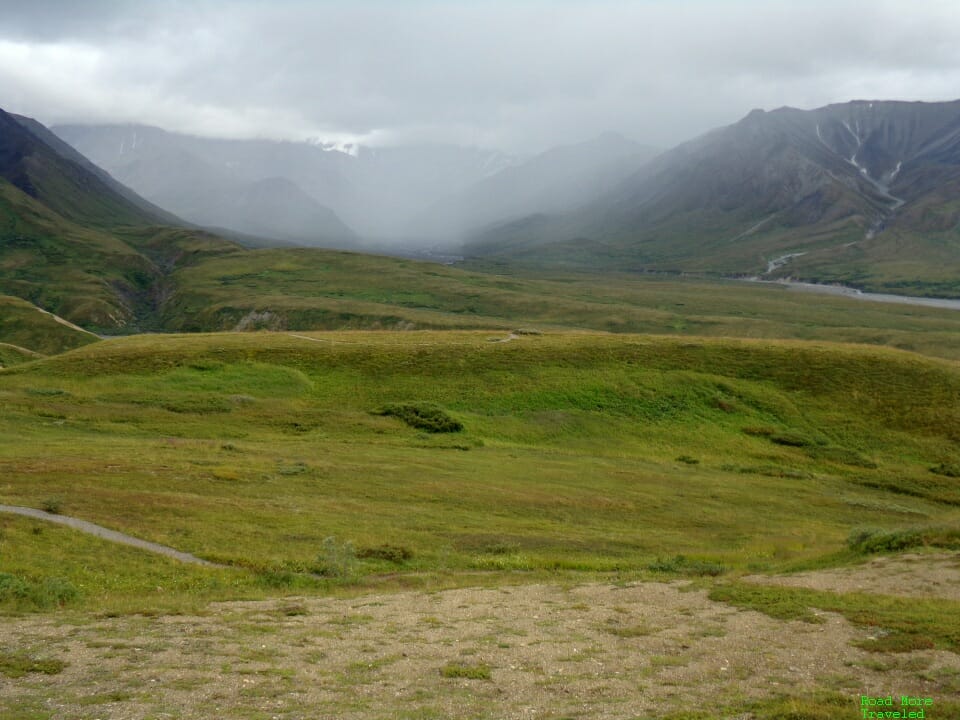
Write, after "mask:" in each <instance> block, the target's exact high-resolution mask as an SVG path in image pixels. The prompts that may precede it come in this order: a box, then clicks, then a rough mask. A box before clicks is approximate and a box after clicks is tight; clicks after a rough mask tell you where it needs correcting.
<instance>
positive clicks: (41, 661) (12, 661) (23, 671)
mask: <svg viewBox="0 0 960 720" xmlns="http://www.w3.org/2000/svg"><path fill="white" fill-rule="evenodd" d="M66 666H67V663H65V662H64V661H63V660H57V659H55V658H35V657H31V656H30V655H27V654H26V653H22V652H13V653H7V652H0V675H6V676H7V677H8V678H14V679H15V678H21V677H23V676H24V675H27V674H28V673H39V674H42V675H58V674H60V673H61V672H63V669H64V668H65V667H66Z"/></svg>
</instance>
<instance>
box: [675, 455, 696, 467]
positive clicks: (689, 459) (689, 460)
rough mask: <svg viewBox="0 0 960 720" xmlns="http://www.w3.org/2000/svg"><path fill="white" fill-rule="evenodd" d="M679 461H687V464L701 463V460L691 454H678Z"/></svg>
mask: <svg viewBox="0 0 960 720" xmlns="http://www.w3.org/2000/svg"><path fill="white" fill-rule="evenodd" d="M677 462H682V463H686V464H687V465H699V464H700V461H699V460H697V459H696V458H695V457H691V456H690V455H678V456H677Z"/></svg>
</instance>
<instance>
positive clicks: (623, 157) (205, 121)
mask: <svg viewBox="0 0 960 720" xmlns="http://www.w3.org/2000/svg"><path fill="white" fill-rule="evenodd" d="M3 5H4V6H5V7H4V8H3V16H4V22H3V25H2V27H0V95H2V97H3V98H4V103H3V105H4V106H5V107H6V108H7V109H8V110H10V111H12V112H17V113H20V114H23V115H28V116H31V117H35V118H37V119H38V120H40V121H41V122H43V123H45V124H47V125H49V126H52V128H53V129H54V131H55V132H56V133H57V134H58V135H59V136H60V137H62V138H63V139H64V140H66V141H67V142H69V143H70V144H71V145H73V146H74V147H76V148H77V149H78V150H79V151H80V152H81V153H83V154H84V155H86V156H87V157H89V158H90V159H91V160H93V161H94V162H95V163H97V164H98V165H100V166H101V167H103V168H104V169H106V170H107V171H108V172H110V173H111V174H112V175H113V176H114V177H115V178H116V179H118V180H119V181H120V182H122V183H124V184H126V185H128V186H129V187H131V188H132V189H133V190H135V191H136V192H138V193H139V194H140V195H142V196H143V197H145V198H146V199H148V200H150V201H151V202H153V203H155V204H157V205H159V206H160V207H162V208H164V209H166V210H169V211H171V212H172V213H174V214H175V215H178V216H179V217H181V218H183V219H184V220H186V221H188V222H190V223H193V224H196V225H200V226H204V227H211V228H216V229H220V230H222V231H224V232H226V233H227V234H233V235H235V236H236V237H238V238H240V239H241V240H244V241H248V242H251V243H253V244H273V243H280V244H294V245H313V246H325V247H340V248H353V249H372V250H380V251H383V250H391V251H396V250H398V249H405V248H435V249H439V250H438V251H443V252H453V253H455V252H458V251H459V249H460V248H461V247H462V245H463V243H464V242H470V240H471V239H472V238H476V237H481V236H483V235H484V234H485V233H489V232H491V231H492V230H496V229H497V228H499V227H501V226H504V225H509V224H510V223H513V222H516V221H520V220H523V221H524V222H529V221H530V219H531V218H534V219H535V218H539V217H541V216H543V217H546V216H552V215H555V214H558V213H570V212H574V211H577V210H578V209H580V208H587V207H590V206H591V205H592V204H593V203H595V201H597V200H598V199H600V198H602V197H604V196H608V195H610V194H611V193H614V194H615V193H616V191H617V188H618V187H619V186H620V185H621V184H622V183H625V182H629V181H630V178H631V177H633V176H634V175H636V174H637V173H638V172H640V171H641V169H642V168H643V166H644V164H645V163H646V162H647V161H648V160H650V159H651V158H653V157H654V156H656V155H657V154H658V153H660V152H662V151H665V150H669V149H670V148H672V147H674V146H675V145H677V144H678V143H681V142H683V141H686V140H689V139H690V138H694V137H697V136H700V135H702V134H703V133H705V132H708V131H710V130H711V129H713V128H716V127H720V126H724V125H728V124H730V123H733V122H736V121H737V120H739V119H740V118H742V117H744V116H745V115H746V114H747V113H748V112H749V111H750V110H751V109H752V108H755V107H763V108H765V109H768V110H770V109H774V108H777V107H780V106H783V105H790V106H794V107H801V108H812V107H818V106H822V105H826V104H829V103H833V102H846V101H849V100H851V99H855V98H876V99H893V98H896V99H907V100H945V99H950V98H951V96H952V95H954V94H955V93H956V88H957V87H960V62H958V61H960V49H958V46H957V44H956V43H955V37H956V34H957V30H958V29H960V28H958V27H957V26H958V19H957V15H956V12H955V7H954V5H953V4H952V3H949V2H927V3H923V4H922V5H919V6H910V8H909V13H906V12H905V8H906V6H905V5H904V4H903V3H899V2H873V3H869V4H866V3H862V2H850V1H848V2H839V3H836V2H834V3H821V2H811V3H804V4H802V5H801V4H797V3H789V2H762V3H761V2H748V1H741V2H725V3H714V2H708V1H707V0H688V1H686V2H677V3H672V2H671V3H663V2H654V1H649V2H642V1H637V2H599V3H580V2H562V3H547V2H519V3H483V4H481V3H471V2H466V3H439V2H412V3H402V4H401V3H385V2H359V3H335V2H323V3H315V2H305V1H297V0H291V1H289V2H282V3H272V4H266V3H259V2H252V1H243V0H241V1H238V2H229V3H228V2H220V1H217V0H204V1H202V2H189V3H188V2H166V3H134V2H123V1H121V0H95V1H92V2H89V3H85V5H84V12H83V13H78V12H67V11H66V10H68V9H70V8H73V7H74V6H73V5H72V4H71V3H67V2H57V1H56V0H44V1H41V2H35V3H31V4H29V5H23V4H20V3H10V2H5V3H3Z"/></svg>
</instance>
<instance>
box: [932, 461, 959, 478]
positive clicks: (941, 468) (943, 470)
mask: <svg viewBox="0 0 960 720" xmlns="http://www.w3.org/2000/svg"><path fill="white" fill-rule="evenodd" d="M930 472H932V473H934V474H935V475H943V476H944V477H951V478H960V464H958V463H946V462H942V463H939V464H937V465H934V466H933V467H932V468H930Z"/></svg>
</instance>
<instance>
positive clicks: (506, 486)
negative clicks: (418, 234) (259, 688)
mask: <svg viewBox="0 0 960 720" xmlns="http://www.w3.org/2000/svg"><path fill="white" fill-rule="evenodd" d="M300 334H302V333H300ZM488 337H489V332H406V333H385V332H344V333H312V334H310V335H309V336H308V337H295V336H292V335H290V334H287V333H237V334H213V335H191V336H164V335H150V336H137V337H127V338H119V339H113V340H109V341H106V342H99V343H95V344H93V345H89V346H86V347H83V348H79V349H77V350H73V351H71V352H69V353H65V354H62V355H58V356H56V357H52V358H49V359H46V360H42V361H40V362H35V363H29V364H26V365H20V366H17V367H16V368H13V369H10V370H6V371H4V372H3V373H0V407H2V410H0V434H2V435H3V437H5V438H6V439H8V442H5V443H3V444H2V445H0V475H2V477H3V483H2V485H0V502H3V503H7V504H19V505H28V506H32V507H38V508H39V507H43V505H44V503H49V502H50V501H51V500H52V499H54V500H56V501H57V503H58V509H59V510H60V512H61V513H62V514H65V515H75V516H78V517H82V518H84V519H88V520H91V521H93V522H98V523H100V524H103V525H106V526H108V527H111V528H114V529H117V530H120V531H124V532H128V533H130V534H133V535H136V536H139V537H143V538H145V539H148V540H153V541H155V542H160V543H163V544H166V545H170V546H173V547H176V548H178V549H181V550H185V551H187V552H191V553H194V554H197V555H200V556H201V557H205V558H207V559H210V560H214V561H216V562H220V563H223V564H226V565H228V566H231V569H222V570H211V569H205V568H196V567H182V566H180V565H178V564H176V563H174V562H173V561H167V560H164V559H162V558H155V557H153V556H150V555H147V554H145V553H143V552H141V551H138V550H134V549H130V548H116V547H114V546H113V545H111V544H109V543H106V542H104V541H101V540H97V539H95V538H90V537H86V536H82V535H80V534H78V533H74V532H73V531H70V530H67V529H65V528H60V527H56V526H49V525H45V524H43V523H39V522H34V521H27V520H25V519H23V518H0V527H2V528H3V531H2V533H0V572H4V573H7V574H8V575H10V576H13V577H14V578H17V579H18V580H17V582H21V581H22V582H23V583H27V584H28V585H29V587H37V588H43V587H45V583H50V582H54V581H55V579H59V580H56V581H57V582H59V581H63V582H65V583H69V586H71V587H73V588H75V589H76V595H75V596H73V597H71V598H69V599H67V600H66V601H65V602H64V603H56V602H54V603H49V602H46V601H42V600H41V601H38V602H34V601H31V600H29V599H26V600H25V599H24V598H22V597H21V598H10V597H8V598H7V600H5V601H3V603H0V604H4V605H5V607H7V608H9V609H11V610H15V611H17V610H19V611H22V610H29V609H31V608H35V609H43V608H54V607H58V606H59V605H60V604H63V605H65V606H67V607H77V608H83V607H90V608H93V607H112V608H114V609H116V610H117V611H121V612H123V611H129V610H133V609H136V610H140V611H143V610H146V611H150V610H151V608H153V609H160V610H163V609H169V608H176V607H196V605H197V604H198V603H200V604H202V603H203V602H206V601H207V600H210V599H216V598H229V597H263V596H265V595H268V594H270V593H276V592H278V591H280V592H285V591H287V590H292V591H294V592H304V593H318V592H329V591H331V590H336V589H338V588H345V587H349V586H357V587H377V586H381V585H382V584H383V583H387V584H393V585H397V586H405V585H409V584H413V585H427V586H437V585H449V584H458V583H462V582H473V581H476V579H477V578H478V577H481V576H482V577H489V578H490V580H489V581H498V580H495V578H500V579H501V580H503V579H506V578H509V577H514V576H515V574H516V573H517V572H521V573H524V574H526V575H527V576H528V577H541V578H543V577H550V576H551V575H552V574H556V573H568V574H575V575H578V576H579V575H583V574H587V575H591V576H592V575H595V574H597V573H600V574H602V575H603V576H605V577H609V576H610V575H611V574H614V575H619V576H621V577H639V576H652V577H659V576H662V575H663V574H664V573H667V574H675V575H692V576H704V575H705V576H712V575H717V574H718V573H725V572H728V571H731V570H737V569H741V568H746V567H751V566H756V565H763V566H765V567H777V566H783V565H785V564H787V563H791V562H793V563H797V562H803V561H814V560H816V559H817V558H823V557H827V556H831V555H836V553H838V552H840V551H843V549H844V547H845V543H846V540H847V538H848V536H849V535H850V532H851V530H852V529H853V528H856V527H862V526H865V525H873V526H876V527H879V528H880V529H881V530H884V531H896V530H898V529H901V528H903V527H904V525H905V524H907V523H913V524H916V523H917V522H918V521H920V522H922V523H923V524H925V525H930V526H943V527H954V526H955V525H956V523H957V522H958V520H960V503H958V498H957V489H956V483H955V479H952V478H950V477H948V476H945V475H939V474H936V473H931V472H930V470H929V468H930V467H932V466H936V465H937V464H938V463H948V464H949V463H955V462H956V461H957V458H956V440H957V438H958V437H960V409H958V408H960V400H958V398H960V373H958V371H957V369H956V366H955V365H953V364H951V363H948V362H945V361H937V360H932V359H924V358H922V357H919V356H916V355H912V354H909V353H902V352H897V351H893V350H886V349H870V348H864V347H854V346H838V345H829V344H822V343H820V344H818V343H798V342H766V341H733V340H709V339H690V338H663V337H659V338H658V337H647V336H626V335H623V336H614V335H603V334H595V335H590V334H583V333H565V334H550V333H547V334H543V335H525V336H523V337H521V338H520V339H517V340H515V341H512V342H509V343H490V342H488V341H487V338H488ZM414 397H415V398H419V400H418V402H422V403H428V404H430V405H432V406H435V407H438V408H443V409H444V411H445V412H448V413H449V414H450V415H451V416H452V417H455V418H457V420H458V421H459V422H462V425H463V429H462V430H461V431H460V432H458V433H453V434H444V433H431V432H426V431H424V430H423V429H419V428H415V427H409V426H407V425H406V424H404V423H401V422H398V421H397V420H396V419H395V418H392V417H384V416H379V415H377V414H375V412H376V411H377V410H379V409H382V408H383V407H385V406H387V405H390V404H397V403H401V404H402V403H405V402H408V401H409V398H414ZM744 428H769V429H770V433H769V434H765V433H745V432H744ZM765 432H766V431H765ZM777 433H783V434H786V433H795V434H802V435H803V436H804V437H807V438H809V439H810V442H811V443H813V444H812V445H804V446H796V445H782V444H777V443H775V442H771V439H770V437H771V435H772V434H777ZM811 448H835V449H841V450H842V451H843V452H840V451H839V450H838V451H837V452H830V453H825V454H824V453H818V452H810V450H811ZM682 456H695V457H696V459H698V460H699V462H698V463H696V464H688V463H684V462H678V461H677V458H678V457H682ZM850 457H855V458H860V457H862V458H869V460H870V463H871V465H872V466H870V467H867V466H864V464H863V463H853V464H851V462H850ZM732 458H736V459H737V460H738V462H737V463H735V464H734V463H731V459H732ZM34 528H36V530H34ZM66 537H69V538H70V540H69V541H64V539H63V538H66ZM237 538H242V542H238V541H237ZM328 538H333V540H332V542H333V543H335V544H336V547H337V548H339V549H341V550H342V549H343V548H345V547H346V546H347V545H346V544H347V543H349V544H350V545H351V547H352V548H353V553H352V555H350V557H349V558H348V557H347V555H349V553H348V554H344V553H340V555H338V556H337V558H333V561H335V562H332V561H331V556H330V552H329V548H327V550H325V543H326V541H327V539H328ZM12 548H17V549H18V551H17V552H16V553H13V552H11V549H12ZM394 549H399V550H394ZM849 557H854V555H850V556H849ZM338 558H339V560H338ZM664 558H666V560H664ZM93 559H95V560H93ZM345 559H349V561H350V562H349V568H348V569H347V571H343V572H337V571H336V568H338V567H343V568H347V565H346V564H344V563H345ZM340 560H344V562H340ZM330 568H333V570H331V569H330ZM477 573H480V575H478V574H477ZM485 582H486V581H485ZM157 588H161V589H160V590H158V589H157ZM40 596H42V593H41V594H40ZM38 597H39V596H38Z"/></svg>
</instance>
